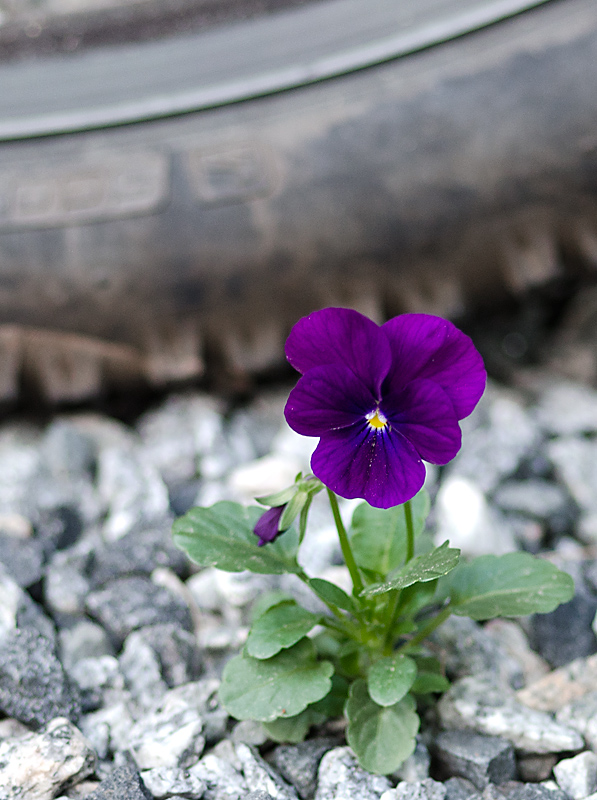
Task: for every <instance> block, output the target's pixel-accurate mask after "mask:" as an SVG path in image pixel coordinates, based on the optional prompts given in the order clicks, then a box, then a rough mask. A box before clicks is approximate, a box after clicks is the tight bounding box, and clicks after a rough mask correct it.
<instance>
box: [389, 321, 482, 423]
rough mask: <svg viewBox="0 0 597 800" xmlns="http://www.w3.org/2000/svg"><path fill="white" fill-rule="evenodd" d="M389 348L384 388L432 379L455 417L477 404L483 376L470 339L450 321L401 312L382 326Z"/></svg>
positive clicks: (469, 410)
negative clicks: (391, 360)
mask: <svg viewBox="0 0 597 800" xmlns="http://www.w3.org/2000/svg"><path fill="white" fill-rule="evenodd" d="M381 330H382V331H384V333H385V334H386V335H387V337H388V342H389V344H390V347H391V350H392V357H393V364H392V369H391V370H390V373H389V375H388V377H387V379H386V381H385V385H384V392H385V391H386V387H388V388H390V387H391V390H393V391H396V390H397V389H398V388H399V387H403V386H405V385H406V384H407V383H409V382H410V381H412V380H414V379H415V378H427V379H429V380H433V381H435V382H436V383H439V385H440V386H441V387H442V389H443V390H444V391H445V392H446V394H447V395H448V397H449V398H450V400H451V402H452V404H453V406H454V410H455V412H456V416H457V417H458V419H464V417H467V416H468V415H469V414H470V413H471V411H472V410H473V408H474V407H475V406H476V404H477V403H478V401H479V399H480V397H481V395H482V394H483V391H484V390H485V383H486V380H487V375H486V372H485V367H484V365H483V359H482V358H481V356H480V354H479V353H478V351H477V349H476V348H475V346H474V344H473V342H472V340H471V339H470V337H468V336H467V335H466V334H464V333H462V331H459V330H458V328H456V327H455V326H454V325H453V324H452V323H451V322H449V321H448V320H445V319H441V318H440V317H434V316H430V315H429V314H402V315H401V316H399V317H394V319H391V320H389V322H386V323H385V324H384V325H382V327H381Z"/></svg>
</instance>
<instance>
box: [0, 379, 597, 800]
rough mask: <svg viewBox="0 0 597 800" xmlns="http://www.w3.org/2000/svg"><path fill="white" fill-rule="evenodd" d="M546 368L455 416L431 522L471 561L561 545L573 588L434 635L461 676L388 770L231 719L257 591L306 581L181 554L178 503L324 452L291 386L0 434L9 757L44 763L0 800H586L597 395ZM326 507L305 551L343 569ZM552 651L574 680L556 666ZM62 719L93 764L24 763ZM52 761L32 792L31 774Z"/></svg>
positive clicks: (594, 715) (276, 474) (317, 562)
mask: <svg viewBox="0 0 597 800" xmlns="http://www.w3.org/2000/svg"><path fill="white" fill-rule="evenodd" d="M556 383H557V382H554V381H553V380H551V381H550V380H548V381H546V382H544V383H543V384H541V385H540V388H539V389H536V390H533V391H535V395H533V394H532V393H531V394H526V395H524V396H523V395H522V394H519V393H517V392H515V391H512V390H504V389H502V388H500V387H497V386H495V385H490V388H489V390H488V393H487V396H486V397H485V398H484V400H483V401H482V403H481V405H480V407H479V409H478V410H476V411H475V413H474V414H473V415H472V417H471V418H470V419H468V420H465V421H463V428H464V429H465V433H464V438H463V449H462V451H461V453H460V454H459V456H458V457H457V459H455V461H454V462H453V463H452V464H450V465H448V467H447V468H446V469H444V470H442V471H437V470H436V471H434V473H433V476H432V481H431V484H430V485H432V488H433V491H434V492H436V491H437V492H438V493H439V494H438V497H439V504H438V505H437V506H436V509H437V512H436V522H437V523H438V524H439V528H440V537H441V535H442V533H443V534H446V532H447V531H449V532H450V537H451V543H452V545H455V546H462V547H463V550H464V552H465V553H475V552H478V551H479V548H481V549H482V551H483V552H491V553H501V552H504V551H507V550H510V549H513V548H526V549H529V550H531V551H532V552H541V551H542V550H545V549H553V548H555V550H556V555H553V554H552V556H551V557H552V558H556V559H558V564H560V565H562V566H563V567H564V568H565V569H568V571H569V572H571V574H573V575H574V577H575V580H576V582H577V585H578V588H579V592H578V594H577V597H576V598H575V600H574V601H572V603H570V604H568V605H567V606H566V607H564V608H563V609H561V610H559V611H557V612H554V613H553V614H551V615H542V616H537V617H535V618H531V619H528V620H523V621H521V622H520V623H518V622H511V621H501V620H500V621H496V622H495V623H489V624H487V625H483V624H479V623H476V622H471V621H469V620H466V619H463V618H453V619H452V620H450V621H449V622H448V623H447V624H446V625H445V626H444V627H443V628H441V629H440V630H439V631H437V632H436V634H435V635H434V637H433V642H432V646H433V648H434V652H435V653H436V654H437V655H438V657H439V658H440V659H441V661H442V663H443V664H444V665H445V668H446V672H447V675H448V676H449V677H450V679H451V680H453V681H454V683H453V686H452V688H451V689H450V690H449V691H448V692H447V694H446V695H445V696H444V698H443V699H442V700H441V702H440V703H439V706H438V717H439V722H440V730H439V731H436V730H435V728H434V727H433V726H425V725H423V728H422V731H421V737H420V738H419V740H418V742H417V748H416V750H415V752H414V753H413V755H412V756H411V757H410V758H409V759H407V761H406V762H405V763H404V764H403V765H401V767H400V768H399V769H398V770H397V771H396V772H395V774H393V775H391V776H389V777H385V776H376V775H371V774H370V773H368V772H367V771H365V770H363V769H361V768H360V767H359V765H358V764H357V762H356V761H355V759H354V755H353V754H352V753H351V751H350V749H349V748H347V747H345V746H344V738H343V735H342V733H341V732H340V733H338V730H339V729H338V728H335V729H333V728H332V729H330V730H327V729H325V728H324V729H322V730H315V731H313V733H312V737H311V738H309V739H307V741H306V742H304V743H300V744H296V745H273V743H270V742H269V741H268V740H267V736H266V733H265V730H264V728H263V726H261V725H260V724H255V723H251V722H250V721H244V722H241V723H235V721H234V720H231V719H230V718H229V717H228V715H227V713H226V712H225V711H224V709H223V708H221V706H220V705H219V703H218V699H217V688H218V682H219V676H220V675H221V670H222V667H223V665H224V663H225V662H226V660H227V659H228V658H229V657H230V656H231V655H232V654H234V653H236V652H238V650H239V648H241V647H242V646H243V644H244V641H245V639H246V635H247V626H248V624H249V621H250V614H251V607H252V604H253V603H254V602H255V600H256V599H258V598H259V597H260V596H261V595H262V594H263V593H264V592H265V591H268V590H270V589H280V588H283V589H284V590H285V591H290V592H298V591H301V590H299V589H297V587H296V585H295V582H293V581H292V580H289V579H286V578H278V577H276V576H253V575H250V574H248V573H238V574H236V573H235V574H231V573H221V572H219V571H218V570H212V569H208V570H199V571H197V570H196V568H195V567H194V566H193V565H191V564H190V563H189V562H188V561H187V560H186V558H185V556H184V555H183V554H182V553H181V552H180V551H178V550H177V549H176V548H174V547H173V546H172V541H171V538H170V525H171V520H172V518H173V516H174V514H175V513H180V512H181V511H184V510H185V509H186V508H188V507H189V506H190V505H192V504H194V503H198V502H205V503H206V504H210V503H211V502H215V501H217V500H220V499H231V500H238V501H240V502H250V501H251V499H252V497H253V496H255V495H258V494H262V493H264V492H269V491H274V490H275V489H277V488H282V486H281V485H280V484H281V483H284V484H285V483H287V482H290V481H291V480H292V479H293V477H294V475H295V474H296V473H297V472H299V471H300V470H303V471H306V470H307V469H308V460H309V457H310V453H311V451H312V447H313V443H312V442H310V441H308V440H306V439H305V438H304V437H299V436H297V435H295V434H294V433H293V432H292V431H290V430H289V429H288V427H287V426H286V425H285V423H284V422H283V421H282V420H283V418H282V409H283V406H284V402H285V399H286V392H283V391H280V392H274V393H271V394H266V393H263V395H262V396H260V397H259V398H258V399H257V401H255V402H254V403H253V404H249V405H247V406H246V407H244V408H242V409H236V410H232V411H230V410H229V409H227V408H226V406H225V404H224V403H222V402H221V401H219V400H214V399H213V398H212V397H209V396H207V395H205V394H202V393H200V392H188V393H186V394H179V395H172V396H171V397H169V398H167V399H166V401H165V402H164V403H163V404H162V405H161V406H158V407H156V408H154V409H152V410H151V411H150V412H148V413H146V414H144V415H143V416H142V418H141V419H140V420H139V421H138V422H137V424H136V426H134V427H133V426H130V425H124V424H123V423H120V422H116V421H115V420H113V419H110V418H108V417H106V416H102V415H98V414H88V413H83V414H68V415H66V414H65V415H60V414H58V415H56V418H55V419H54V420H53V421H52V422H51V423H50V424H49V425H47V426H46V427H45V428H43V427H42V426H36V425H31V424H22V423H19V424H14V423H5V424H3V425H0V642H1V644H2V647H0V709H1V710H2V711H3V713H4V714H6V715H8V717H7V719H5V720H0V750H1V749H2V748H6V749H7V752H10V753H13V752H15V753H16V752H18V750H19V749H20V750H21V752H22V753H30V755H29V756H27V759H30V760H31V763H28V764H27V767H26V769H25V771H24V772H20V773H19V775H21V778H18V779H17V780H16V783H19V781H20V783H21V785H20V786H17V785H16V784H15V785H13V786H12V788H11V789H10V793H8V794H6V798H7V800H24V798H25V797H26V798H27V800H29V798H31V800H46V797H47V800H50V798H57V797H59V798H60V800H83V798H91V800H105V799H106V798H111V799H112V800H116V798H118V800H170V798H172V799H173V800H174V798H184V800H299V798H300V800H381V798H383V800H395V798H398V797H400V798H403V797H404V798H408V800H411V798H412V799H413V800H414V798H420V800H477V799H478V798H479V797H483V800H584V798H585V797H587V796H589V797H590V796H591V794H595V789H594V788H593V783H592V780H593V772H592V770H593V765H594V759H595V758H597V756H595V755H594V754H595V753H596V752H597V723H595V720H596V719H597V683H595V679H594V676H593V673H594V671H595V670H594V667H593V662H592V661H591V658H592V656H591V653H593V652H595V648H596V647H597V639H595V633H594V632H593V618H594V617H595V613H596V612H597V577H596V576H597V560H595V558H594V552H593V549H592V548H593V546H594V544H595V542H597V504H596V501H595V492H594V488H593V481H592V477H591V476H592V475H593V472H594V469H595V467H594V464H595V463H597V458H596V455H597V450H596V449H595V441H596V440H595V432H596V431H597V415H596V414H597V412H596V409H597V391H595V390H592V389H587V388H586V387H577V386H574V385H571V384H566V386H565V387H564V388H560V387H558V386H557V385H555V384H556ZM571 398H572V399H574V398H576V399H575V400H574V402H577V403H579V404H580V405H579V406H578V407H579V409H580V410H579V413H578V415H577V416H575V413H573V411H572V410H571V409H572V399H571ZM581 411H582V413H580V412H581ZM558 415H560V416H558ZM556 417H557V418H556ZM571 461H572V462H574V463H571ZM319 500H321V497H320V498H316V502H315V504H314V507H313V518H312V519H313V524H314V529H313V531H312V532H310V534H309V536H308V537H307V539H306V540H305V543H304V552H303V553H302V557H303V561H304V564H305V568H306V569H308V570H311V571H312V572H314V573H315V572H316V573H317V574H324V575H331V573H332V572H333V571H334V570H335V569H337V567H336V566H335V565H336V564H337V557H338V546H337V542H336V538H335V533H334V531H333V525H332V520H331V517H330V515H329V512H328V511H327V510H326V508H325V504H324V503H323V501H322V502H319ZM349 505H350V504H346V510H347V511H349ZM450 526H451V527H450ZM464 534H466V535H464ZM452 535H454V536H457V535H463V538H462V540H461V541H460V542H457V541H456V540H455V539H452ZM467 537H468V538H467ZM438 543H439V542H438ZM328 571H331V572H328ZM314 610H315V607H314ZM575 659H576V660H575ZM560 664H562V665H563V667H562V669H563V670H565V672H562V673H558V672H555V671H550V670H553V667H555V666H558V665H560ZM569 664H570V666H568V665H569ZM17 676H18V680H17ZM545 680H547V684H541V681H545ZM549 681H552V684H553V685H550V684H549ZM515 690H519V691H520V694H517V693H516V692H515ZM525 692H526V693H527V694H526V695H525V694H524V693H525ZM525 697H526V702H527V703H528V704H527V705H524V704H523V698H525ZM554 698H556V699H557V701H558V702H556V704H555V705H554V704H553V703H554V702H555V701H554ZM545 703H547V706H545V705H542V704H545ZM550 704H551V705H550ZM55 717H58V718H60V717H62V719H63V721H62V723H61V725H63V726H66V727H63V728H60V730H63V731H64V732H65V733H64V741H70V742H71V744H70V745H69V747H75V746H76V747H81V748H82V749H81V753H82V754H84V755H83V756H82V758H83V760H82V762H81V764H82V766H81V767H80V768H79V767H77V768H76V769H75V765H74V762H75V761H76V759H73V758H70V756H69V755H68V753H69V752H70V751H69V749H68V748H66V749H65V750H64V751H62V754H61V751H60V748H57V749H56V748H54V750H53V756H52V758H53V759H54V760H53V761H52V766H51V769H49V771H48V769H46V767H44V766H43V764H42V761H41V760H39V757H38V756H34V755H33V750H32V749H31V746H30V742H31V739H30V738H28V737H42V738H43V737H44V736H47V731H48V730H51V726H52V725H53V724H54V718H55ZM65 717H67V718H70V720H71V721H70V722H67V721H66V720H65V719H64V718H65ZM18 720H21V722H18ZM23 722H24V723H25V725H23V724H22V723H23ZM73 723H74V724H75V725H76V726H77V727H76V728H75V727H74V725H73ZM35 728H37V729H38V732H37V733H36V732H34V731H33V730H32V729H35ZM340 730H341V729H340ZM67 732H68V735H67ZM81 733H82V734H83V736H84V737H85V738H84V739H83V738H82V737H81ZM77 737H80V738H77ZM34 741H36V742H39V741H41V740H40V739H34ZM28 742H29V744H28ZM80 742H85V744H84V746H83V745H81V744H80ZM77 743H79V744H77ZM23 748H24V749H23ZM27 748H29V749H28V750H27ZM35 752H37V751H35ZM430 753H431V754H432V756H433V760H431V756H430ZM577 754H578V755H577ZM36 759H37V763H36ZM21 761H22V759H21ZM11 763H12V764H18V763H20V762H19V760H16V761H15V760H14V759H12V758H11ZM77 763H79V762H77ZM94 764H95V767H94V766H93V765H94ZM44 769H45V770H46V773H47V774H48V775H50V779H49V782H47V783H46V784H44V783H43V781H41V782H39V786H44V785H45V786H46V789H45V790H44V791H46V796H44V795H43V793H42V794H40V795H39V798H38V795H36V794H34V793H32V788H31V787H32V786H33V782H32V780H31V779H30V777H27V776H31V775H41V774H42V773H43V771H44ZM90 770H91V771H90ZM93 770H94V771H93ZM552 770H553V772H552ZM438 771H439V772H441V778H442V780H441V781H439V780H437V778H438V774H437V773H438ZM52 775H53V776H54V777H51V776H52ZM554 775H555V777H556V781H557V783H556V782H555V781H554V780H551V778H552V776H554ZM64 776H67V777H64ZM515 777H516V779H517V780H516V781H515V780H512V779H513V778H515ZM1 780H2V777H1V769H0V781H1ZM11 780H13V784H14V779H12V778H11ZM44 780H45V779H44ZM0 786H1V783H0ZM564 790H565V792H566V794H564ZM586 793H588V794H586ZM0 797H2V798H3V797H4V796H3V795H2V794H1V792H0Z"/></svg>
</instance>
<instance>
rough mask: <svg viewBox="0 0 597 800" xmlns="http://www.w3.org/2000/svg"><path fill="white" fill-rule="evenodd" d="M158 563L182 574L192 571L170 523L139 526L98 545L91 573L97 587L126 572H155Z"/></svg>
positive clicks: (159, 565) (148, 573)
mask: <svg viewBox="0 0 597 800" xmlns="http://www.w3.org/2000/svg"><path fill="white" fill-rule="evenodd" d="M156 567H169V568H170V569H171V570H172V571H173V572H176V574H177V575H179V576H181V577H185V576H186V575H187V574H188V569H189V561H188V559H187V558H186V556H185V554H184V553H183V552H182V550H180V548H178V547H176V546H175V545H174V543H173V541H172V529H171V525H170V524H168V525H165V526H163V527H152V528H137V529H134V530H132V531H130V533H127V534H125V535H124V536H123V537H122V538H120V539H117V540H116V541H115V542H109V543H106V544H105V545H103V546H102V547H100V548H98V549H97V550H96V551H95V553H94V557H93V560H92V563H91V565H90V569H89V577H90V580H91V582H92V585H93V586H94V587H100V586H103V585H104V584H106V583H108V582H109V581H112V580H115V579H116V578H120V577H123V576H125V575H151V573H152V572H153V570H154V569H155V568H156Z"/></svg>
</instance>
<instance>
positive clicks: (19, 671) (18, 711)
mask: <svg viewBox="0 0 597 800" xmlns="http://www.w3.org/2000/svg"><path fill="white" fill-rule="evenodd" d="M0 710H1V711H3V712H4V713H5V714H6V715H7V716H9V717H14V718H15V719H18V720H19V721H20V722H23V723H25V725H29V726H30V727H32V728H34V729H37V728H39V727H41V726H42V725H45V724H46V723H47V722H49V721H50V720H52V719H54V717H67V718H68V719H70V720H72V721H73V722H77V720H78V718H79V715H80V711H81V709H80V699H79V696H78V693H77V691H76V689H75V688H74V687H73V686H72V685H71V683H70V681H69V680H68V678H67V676H66V674H65V672H64V670H63V668H62V665H61V664H60V661H58V658H57V657H56V655H55V652H54V648H53V646H52V643H51V642H49V641H48V640H47V639H46V638H45V637H43V636H40V635H39V634H38V633H37V632H36V631H33V630H31V629H23V630H16V631H14V632H13V633H10V634H5V636H4V637H3V638H2V641H1V642H0Z"/></svg>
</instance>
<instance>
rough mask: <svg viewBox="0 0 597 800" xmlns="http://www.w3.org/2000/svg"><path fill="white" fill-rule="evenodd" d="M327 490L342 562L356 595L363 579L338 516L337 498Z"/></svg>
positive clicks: (360, 589)
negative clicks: (342, 558) (342, 557)
mask: <svg viewBox="0 0 597 800" xmlns="http://www.w3.org/2000/svg"><path fill="white" fill-rule="evenodd" d="M327 492H328V497H329V498H330V505H331V507H332V514H333V515H334V522H335V523H336V530H337V531H338V538H339V539H340V547H341V549H342V555H343V556H344V562H345V564H346V566H347V567H348V571H349V572H350V577H351V578H352V586H353V594H354V595H358V594H359V593H360V592H361V591H362V590H363V581H362V580H361V576H360V574H359V568H358V567H357V562H356V561H355V560H354V555H353V554H352V548H351V546H350V542H349V541H348V534H347V533H346V528H345V527H344V523H343V522H342V517H341V516H340V509H339V507H338V498H337V497H336V495H335V494H334V492H332V491H331V489H328V490H327Z"/></svg>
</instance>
